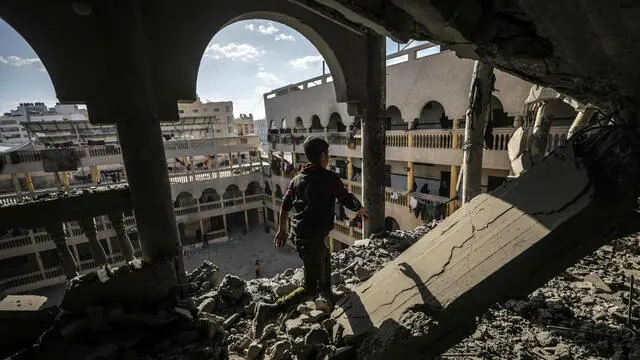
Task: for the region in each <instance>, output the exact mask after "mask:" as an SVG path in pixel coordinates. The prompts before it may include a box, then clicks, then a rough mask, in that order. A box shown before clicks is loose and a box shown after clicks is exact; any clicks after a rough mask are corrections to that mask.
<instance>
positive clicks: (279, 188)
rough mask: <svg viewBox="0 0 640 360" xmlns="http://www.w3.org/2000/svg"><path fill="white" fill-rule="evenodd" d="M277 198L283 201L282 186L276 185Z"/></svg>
mask: <svg viewBox="0 0 640 360" xmlns="http://www.w3.org/2000/svg"><path fill="white" fill-rule="evenodd" d="M276 198H278V199H282V188H281V187H280V184H276Z"/></svg>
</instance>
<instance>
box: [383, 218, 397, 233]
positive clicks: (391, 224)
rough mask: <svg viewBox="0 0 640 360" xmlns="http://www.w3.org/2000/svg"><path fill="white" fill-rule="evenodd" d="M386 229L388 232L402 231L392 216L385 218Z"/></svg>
mask: <svg viewBox="0 0 640 360" xmlns="http://www.w3.org/2000/svg"><path fill="white" fill-rule="evenodd" d="M384 229H385V230H387V231H395V230H400V224H399V223H398V222H397V221H396V219H394V218H392V217H391V216H387V217H386V218H384Z"/></svg>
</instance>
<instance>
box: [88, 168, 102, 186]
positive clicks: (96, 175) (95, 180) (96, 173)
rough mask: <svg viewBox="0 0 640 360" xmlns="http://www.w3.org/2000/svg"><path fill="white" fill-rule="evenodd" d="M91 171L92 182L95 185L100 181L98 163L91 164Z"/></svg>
mask: <svg viewBox="0 0 640 360" xmlns="http://www.w3.org/2000/svg"><path fill="white" fill-rule="evenodd" d="M89 171H90V172H91V183H92V184H93V185H98V183H99V182H100V170H99V169H98V166H97V165H91V166H89Z"/></svg>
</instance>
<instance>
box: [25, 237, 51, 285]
mask: <svg viewBox="0 0 640 360" xmlns="http://www.w3.org/2000/svg"><path fill="white" fill-rule="evenodd" d="M27 232H28V234H29V240H30V242H31V245H32V246H36V238H35V236H34V235H33V230H31V229H29V230H28V231H27ZM35 255H36V262H37V263H38V269H39V270H40V275H41V276H42V278H43V279H46V278H47V277H46V273H45V268H44V263H43V262H42V256H41V255H40V252H39V251H36V252H35Z"/></svg>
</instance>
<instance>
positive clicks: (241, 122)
mask: <svg viewBox="0 0 640 360" xmlns="http://www.w3.org/2000/svg"><path fill="white" fill-rule="evenodd" d="M233 122H234V124H235V127H236V128H235V132H236V134H238V135H243V134H255V133H256V132H255V125H254V122H253V114H248V115H247V114H240V117H239V118H237V119H235V120H234V121H233Z"/></svg>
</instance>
